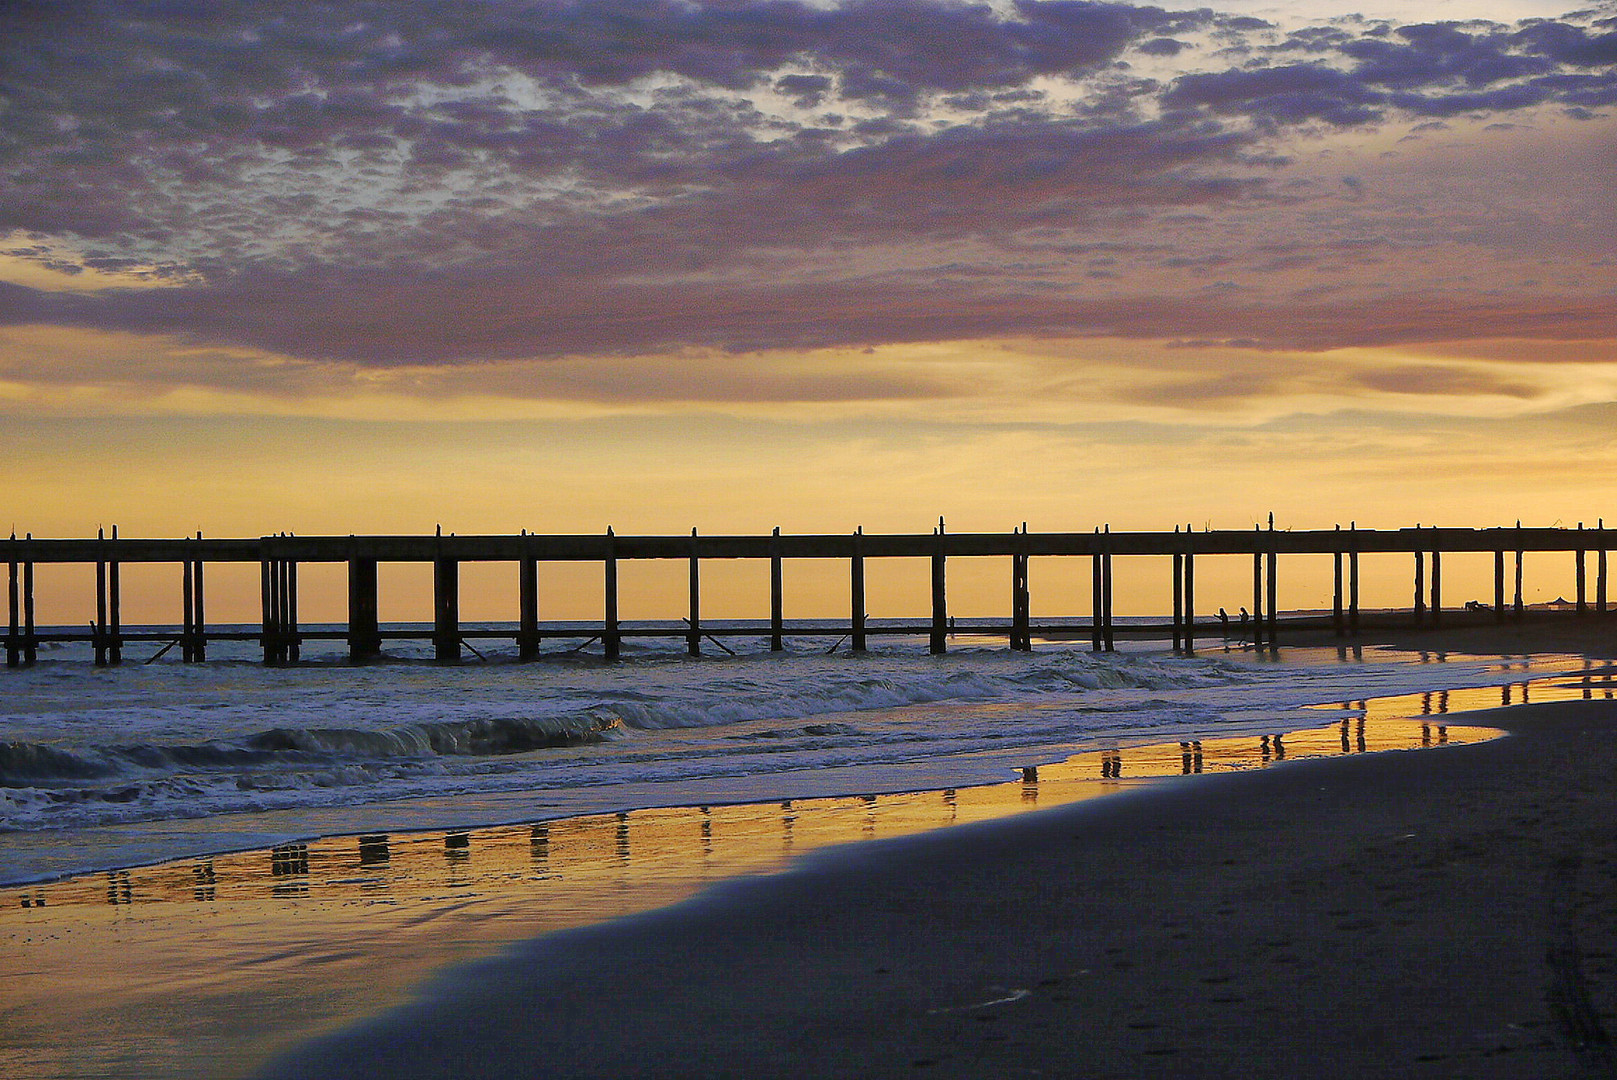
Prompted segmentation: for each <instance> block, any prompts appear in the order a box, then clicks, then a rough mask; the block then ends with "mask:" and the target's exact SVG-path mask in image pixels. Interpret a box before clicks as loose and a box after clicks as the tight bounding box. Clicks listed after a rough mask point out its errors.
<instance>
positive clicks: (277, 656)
mask: <svg viewBox="0 0 1617 1080" xmlns="http://www.w3.org/2000/svg"><path fill="white" fill-rule="evenodd" d="M1614 542H1617V530H1607V529H1606V528H1605V527H1604V523H1603V522H1602V523H1601V524H1600V525H1599V526H1598V527H1596V528H1593V529H1585V528H1583V527H1582V526H1581V525H1580V526H1579V527H1578V528H1576V529H1563V528H1522V527H1521V526H1520V524H1518V525H1516V526H1515V527H1506V528H1491V529H1455V528H1407V529H1396V530H1376V529H1358V528H1354V527H1351V526H1350V527H1349V528H1346V529H1344V528H1341V527H1337V528H1334V529H1330V530H1309V531H1298V532H1292V531H1284V530H1276V529H1275V528H1274V527H1273V525H1272V524H1271V525H1270V527H1269V528H1261V527H1259V528H1254V529H1251V530H1218V531H1211V530H1209V531H1203V532H1194V531H1192V530H1190V529H1189V528H1185V529H1174V530H1172V531H1168V532H1127V533H1125V532H1112V531H1111V530H1110V528H1101V529H1096V530H1094V531H1093V532H1085V533H1035V532H1031V531H1029V530H1028V528H1027V526H1026V525H1025V524H1024V525H1023V526H1022V527H1021V528H1019V529H1013V530H1012V531H1011V532H1009V533H951V532H947V531H946V530H945V529H944V524H943V522H942V520H941V519H940V520H939V523H938V526H937V528H935V529H933V530H932V532H931V533H920V534H888V535H876V534H869V533H865V532H863V531H862V530H856V531H854V532H853V533H849V534H841V535H795V536H794V535H783V534H782V533H781V532H780V530H779V529H776V530H774V531H773V532H772V533H770V534H768V535H762V536H702V535H699V534H698V533H697V531H696V530H695V529H693V530H691V533H690V535H689V536H619V535H616V534H615V533H614V532H613V531H612V530H611V529H607V531H606V532H605V533H604V534H601V535H537V534H532V533H521V534H518V535H514V536H511V535H507V536H455V535H447V536H446V535H442V534H441V533H440V534H438V535H432V536H291V535H277V536H262V537H257V538H251V539H204V538H203V537H202V534H201V533H198V534H197V535H196V536H194V537H186V538H181V539H134V538H129V537H120V536H119V535H118V530H117V529H116V528H113V529H112V530H111V533H110V535H109V534H106V533H101V534H98V535H97V536H96V537H95V538H94V539H67V540H63V539H36V538H34V537H33V536H31V535H29V536H23V537H20V538H19V537H16V536H12V537H11V538H10V540H8V541H0V549H3V558H4V560H5V561H6V563H7V564H8V567H9V575H8V583H9V589H8V600H9V615H10V619H9V623H8V624H7V631H6V635H5V653H6V665H7V666H8V667H22V666H28V665H32V664H34V663H35V662H36V661H37V659H38V650H39V645H40V644H41V643H42V642H47V641H48V642H88V643H89V644H91V645H92V646H93V648H94V653H95V662H96V663H97V664H99V665H107V664H117V663H119V662H120V661H121V660H122V658H123V647H124V646H125V645H126V644H128V643H129V642H131V641H153V642H162V643H165V644H164V649H163V651H167V649H168V648H169V647H172V646H173V645H176V644H177V645H179V647H180V655H181V658H182V660H184V661H186V662H197V661H202V660H205V659H206V658H207V655H208V643H209V641H210V640H213V641H217V640H221V639H236V640H241V639H246V640H256V641H257V642H258V644H259V645H260V646H261V648H262V650H263V658H264V662H265V663H267V664H293V663H297V662H298V660H299V657H300V652H301V645H302V643H303V642H304V641H307V640H310V639H314V638H327V637H337V638H344V639H346V641H347V646H348V655H349V657H350V659H352V660H353V661H356V662H360V661H365V660H369V659H373V658H376V657H378V656H380V655H381V653H382V645H383V642H384V640H398V639H404V638H412V637H413V638H423V639H426V638H430V640H431V641H432V643H433V653H434V656H435V657H436V658H437V659H439V660H441V661H446V662H453V661H457V660H459V659H460V658H461V655H462V649H463V648H467V647H470V646H469V645H468V639H469V638H475V637H489V636H495V635H500V636H507V637H509V636H511V635H510V634H509V633H508V632H505V631H486V630H484V631H470V630H467V629H465V628H463V627H462V626H461V621H460V566H461V564H462V563H467V562H514V563H516V564H518V567H519V573H518V588H517V591H518V598H517V611H518V620H517V624H516V631H515V639H516V646H517V654H518V656H519V657H520V658H522V659H532V658H534V657H537V656H539V655H540V644H541V633H540V626H541V624H540V619H539V602H538V581H539V565H540V564H541V563H578V562H594V563H600V564H601V567H602V580H603V582H604V593H603V596H602V616H601V622H600V624H599V627H598V629H597V628H594V627H592V628H591V629H590V631H589V633H588V634H587V635H586V636H589V637H591V638H592V639H593V640H598V641H599V642H600V643H601V649H602V652H603V654H604V655H605V657H606V658H608V659H615V658H616V657H617V656H618V655H619V654H620V652H621V649H622V643H623V639H624V638H625V637H655V636H665V637H676V638H683V639H684V641H685V646H686V651H687V652H688V653H690V654H691V655H692V656H695V655H698V654H699V653H700V652H701V649H702V643H703V642H704V641H708V642H713V643H716V644H717V643H719V642H718V639H719V638H720V637H722V636H732V637H735V636H753V637H766V638H768V640H769V644H770V648H771V649H773V650H780V649H782V648H784V644H783V639H784V637H785V636H786V635H787V634H788V633H790V634H793V635H809V634H818V635H830V636H835V637H837V638H839V639H840V638H846V639H849V640H850V641H851V645H852V648H853V649H854V650H863V649H865V648H866V647H867V644H868V640H869V638H870V636H871V635H874V634H890V635H916V636H925V637H926V638H927V639H928V641H929V643H930V648H931V651H932V652H934V653H942V652H944V651H945V650H946V649H947V648H948V640H949V637H950V635H951V634H956V633H965V634H974V635H981V634H989V635H1003V636H1005V637H1007V638H1008V640H1009V644H1010V647H1011V648H1012V649H1018V650H1028V649H1031V648H1032V647H1033V638H1034V635H1035V634H1039V635H1040V636H1044V637H1047V638H1048V637H1052V636H1074V635H1073V633H1072V630H1071V628H1070V627H1062V628H1059V629H1057V628H1052V627H1045V628H1042V629H1041V628H1040V627H1038V626H1036V625H1035V624H1034V622H1033V619H1032V615H1031V592H1030V588H1029V569H1028V568H1029V564H1030V562H1031V561H1032V560H1034V559H1062V558H1067V559H1072V558H1087V559H1088V560H1089V561H1090V605H1089V611H1088V612H1087V615H1088V628H1087V635H1086V636H1087V637H1088V638H1089V640H1090V645H1091V648H1093V649H1095V650H1097V651H1110V650H1112V649H1114V648H1115V647H1116V642H1117V637H1118V633H1119V628H1118V626H1117V625H1116V624H1115V623H1114V620H1113V610H1112V609H1113V598H1112V592H1113V560H1114V559H1116V558H1130V557H1137V556H1158V557H1164V556H1166V557H1171V562H1172V566H1173V589H1172V593H1173V613H1172V617H1171V621H1170V622H1169V623H1168V624H1167V625H1165V626H1162V627H1154V626H1153V627H1130V628H1128V631H1127V632H1130V633H1134V634H1141V633H1152V634H1155V633H1161V634H1163V635H1164V636H1166V637H1170V638H1171V640H1172V642H1173V647H1174V648H1175V649H1178V650H1183V651H1191V650H1194V648H1195V645H1196V641H1197V639H1198V637H1201V636H1205V635H1207V634H1209V633H1219V634H1221V635H1222V633H1223V632H1224V630H1225V627H1224V626H1223V624H1222V623H1221V622H1220V621H1216V620H1214V619H1213V618H1211V617H1210V616H1209V615H1208V614H1207V613H1205V612H1198V611H1197V609H1196V559H1197V558H1198V557H1201V558H1207V557H1211V556H1248V557H1250V558H1251V559H1252V611H1251V621H1250V623H1249V624H1246V625H1243V626H1241V627H1240V628H1239V629H1240V630H1241V631H1242V632H1243V633H1249V634H1250V636H1251V640H1252V644H1253V645H1254V646H1256V647H1259V648H1264V647H1268V648H1272V647H1274V646H1275V644H1276V643H1277V641H1278V639H1279V636H1280V634H1281V632H1282V629H1292V628H1293V627H1294V626H1295V625H1297V624H1296V623H1295V622H1294V621H1293V620H1286V622H1285V623H1283V622H1282V621H1281V620H1280V618H1279V604H1278V586H1277V582H1278V578H1279V565H1280V557H1281V556H1283V555H1286V556H1291V555H1329V556H1331V558H1332V561H1333V582H1334V595H1333V599H1332V606H1331V614H1330V616H1329V622H1328V624H1327V625H1328V627H1329V628H1330V629H1332V630H1334V632H1335V633H1336V634H1337V635H1338V636H1341V637H1354V636H1357V635H1358V634H1359V632H1360V629H1361V616H1360V610H1359V591H1360V590H1359V585H1360V581H1359V557H1360V556H1361V555H1368V554H1389V553H1402V554H1407V555H1410V556H1412V557H1413V561H1414V568H1413V569H1414V589H1413V604H1412V607H1411V609H1410V612H1409V615H1408V620H1409V621H1411V622H1413V623H1414V624H1416V625H1431V626H1438V625H1441V624H1442V622H1443V619H1444V617H1445V608H1444V606H1443V597H1442V580H1443V579H1442V558H1443V556H1444V555H1445V554H1455V553H1467V552H1470V553H1492V555H1493V566H1494V603H1493V608H1492V617H1493V619H1494V620H1496V621H1499V622H1504V621H1506V620H1507V619H1517V620H1519V619H1521V618H1522V617H1523V614H1524V610H1525V606H1524V604H1523V600H1522V583H1523V572H1522V562H1523V557H1524V555H1525V554H1526V553H1528V552H1533V553H1544V552H1561V553H1568V554H1570V555H1572V557H1573V560H1574V565H1575V570H1576V596H1577V599H1576V611H1577V613H1579V614H1589V613H1591V612H1592V613H1594V614H1600V615H1604V614H1605V613H1606V611H1607V577H1606V566H1607V558H1606V553H1607V551H1609V550H1610V549H1611V548H1612V547H1613V544H1614ZM1591 552H1593V553H1594V555H1595V573H1594V577H1595V585H1594V596H1593V599H1592V600H1591V599H1590V598H1589V596H1588V595H1587V582H1588V574H1587V565H1588V558H1587V557H1588V555H1589V553H1591ZM1507 556H1510V557H1513V559H1514V567H1513V568H1514V589H1513V591H1512V592H1511V594H1510V597H1509V602H1508V603H1507V596H1506V584H1507V582H1506V576H1507V575H1506V566H1507ZM894 558H912V559H913V558H924V559H928V560H929V561H930V565H931V594H932V597H931V598H932V605H931V617H930V619H929V620H927V621H926V622H924V623H914V624H901V625H883V626H875V625H872V624H871V623H870V622H869V620H868V618H867V615H866V613H865V574H866V566H865V564H866V560H869V559H877V560H880V559H894ZM959 558H1004V559H1008V560H1009V562H1010V582H1009V585H1010V594H1011V618H1010V622H1009V624H1008V625H1006V624H1005V623H1003V622H993V623H972V624H962V623H957V622H956V621H955V620H953V619H951V618H950V616H949V605H948V563H949V560H950V559H959ZM643 559H663V560H668V559H676V560H685V561H686V562H687V563H688V564H689V571H690V608H689V614H688V615H687V616H686V617H685V619H684V620H683V621H684V625H683V626H680V627H675V628H665V627H647V626H624V625H623V624H622V622H621V621H620V619H619V617H618V563H619V562H620V561H622V560H643ZM711 559H760V560H761V559H767V560H769V563H770V592H771V597H770V616H769V619H768V621H767V622H764V621H762V620H760V621H758V622H756V623H747V624H744V625H741V626H739V627H738V626H734V625H731V626H727V627H723V628H720V627H714V626H712V625H709V624H704V622H703V621H702V613H701V571H700V567H701V563H702V562H703V561H704V560H711ZM800 559H820V560H825V559H832V560H843V561H846V562H847V563H848V566H849V581H850V585H851V605H850V609H849V617H848V621H847V623H846V624H836V625H831V626H826V625H819V626H814V627H788V626H787V624H786V622H785V613H784V611H783V604H782V581H783V579H784V572H783V569H782V567H783V564H784V563H785V562H786V561H788V560H800ZM62 563H69V564H80V565H93V566H94V567H95V589H96V601H95V618H94V621H93V622H90V623H89V626H88V630H61V629H56V630H41V629H39V628H38V627H36V625H35V616H34V610H35V608H34V570H35V567H36V566H38V565H40V564H62ZM127 563H170V564H178V565H179V566H180V568H181V574H180V587H181V593H182V599H183V618H182V625H181V628H180V632H179V634H178V636H176V635H174V634H173V633H169V632H161V631H159V632H143V633H133V632H128V631H125V630H124V629H123V628H122V623H121V614H120V608H119V592H120V588H119V569H120V567H121V566H123V565H124V564H127ZM209 563H215V564H217V563H257V564H258V566H259V569H260V583H261V608H262V619H261V623H260V628H259V629H258V630H256V631H246V632H243V631H233V632H223V631H219V630H212V631H210V630H209V629H208V625H207V618H206V606H205V589H204V573H203V570H204V567H205V566H206V565H207V564H209ZM308 563H328V564H329V563H345V564H347V567H348V622H347V627H346V630H343V631H340V632H337V633H332V632H329V631H311V630H305V629H303V628H301V627H300V624H299V621H298V568H299V566H301V565H304V564H308ZM382 563H418V564H420V563H430V564H431V565H432V567H433V597H434V600H433V620H432V629H431V631H430V632H422V631H415V630H409V629H400V628H383V626H382V625H381V624H380V622H379V620H378V616H377V577H378V575H377V568H378V566H379V565H380V564H382ZM1428 567H1429V570H1430V573H1429V576H1428ZM1310 628H1313V624H1311V627H1310ZM1230 629H1235V627H1233V626H1232V627H1230ZM568 636H569V637H577V636H579V634H578V633H577V631H573V632H571V633H569V635H568ZM720 647H721V648H724V647H725V646H723V645H722V644H720Z"/></svg>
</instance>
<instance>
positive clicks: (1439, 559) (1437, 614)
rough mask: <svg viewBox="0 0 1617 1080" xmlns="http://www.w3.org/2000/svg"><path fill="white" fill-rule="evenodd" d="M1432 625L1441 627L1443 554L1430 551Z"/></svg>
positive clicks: (1433, 550)
mask: <svg viewBox="0 0 1617 1080" xmlns="http://www.w3.org/2000/svg"><path fill="white" fill-rule="evenodd" d="M1432 625H1433V626H1442V625H1443V553H1442V552H1441V551H1439V550H1437V549H1436V548H1433V549H1432Z"/></svg>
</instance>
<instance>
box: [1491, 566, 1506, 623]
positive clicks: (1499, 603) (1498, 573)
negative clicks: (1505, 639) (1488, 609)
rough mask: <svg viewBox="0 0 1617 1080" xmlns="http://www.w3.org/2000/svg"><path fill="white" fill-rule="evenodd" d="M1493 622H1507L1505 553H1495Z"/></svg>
mask: <svg viewBox="0 0 1617 1080" xmlns="http://www.w3.org/2000/svg"><path fill="white" fill-rule="evenodd" d="M1493 621H1494V622H1496V623H1502V622H1504V621H1505V553H1504V552H1503V551H1495V552H1494V553H1493Z"/></svg>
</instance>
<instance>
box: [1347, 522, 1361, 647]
mask: <svg viewBox="0 0 1617 1080" xmlns="http://www.w3.org/2000/svg"><path fill="white" fill-rule="evenodd" d="M1357 531H1358V526H1357V523H1356V522H1351V521H1350V522H1348V633H1349V634H1351V635H1353V636H1354V637H1358V636H1359V538H1358V537H1357V536H1354V535H1353V534H1354V533H1355V532H1357Z"/></svg>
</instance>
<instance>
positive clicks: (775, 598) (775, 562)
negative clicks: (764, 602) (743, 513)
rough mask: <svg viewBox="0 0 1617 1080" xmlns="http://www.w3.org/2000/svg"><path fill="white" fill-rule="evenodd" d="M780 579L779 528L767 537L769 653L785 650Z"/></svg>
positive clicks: (783, 611) (783, 610) (783, 606)
mask: <svg viewBox="0 0 1617 1080" xmlns="http://www.w3.org/2000/svg"><path fill="white" fill-rule="evenodd" d="M781 586H782V577H781V565H780V526H779V525H776V526H775V531H774V532H773V533H772V534H770V537H769V651H770V652H780V651H782V650H783V649H785V648H786V640H785V623H786V618H785V602H784V599H783V597H782V591H783V590H782V587H781Z"/></svg>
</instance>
